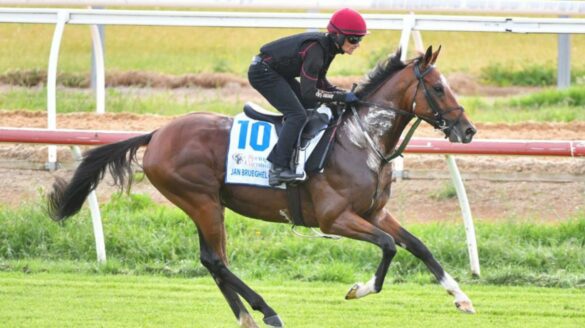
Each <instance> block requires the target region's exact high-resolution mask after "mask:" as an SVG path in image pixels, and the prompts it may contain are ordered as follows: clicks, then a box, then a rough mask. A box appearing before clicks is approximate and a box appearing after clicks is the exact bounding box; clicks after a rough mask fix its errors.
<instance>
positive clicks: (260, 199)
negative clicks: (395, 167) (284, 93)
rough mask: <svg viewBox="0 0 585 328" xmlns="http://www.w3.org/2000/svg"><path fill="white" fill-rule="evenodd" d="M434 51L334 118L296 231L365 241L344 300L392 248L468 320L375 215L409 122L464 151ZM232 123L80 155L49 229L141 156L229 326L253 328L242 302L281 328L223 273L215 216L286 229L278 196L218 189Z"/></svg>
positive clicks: (125, 174)
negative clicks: (372, 260)
mask: <svg viewBox="0 0 585 328" xmlns="http://www.w3.org/2000/svg"><path fill="white" fill-rule="evenodd" d="M440 50H441V48H440V47H439V49H438V50H437V51H436V52H433V50H432V47H429V48H428V49H427V51H426V53H425V54H421V55H420V56H419V57H418V58H415V59H412V60H409V61H406V62H402V61H401V60H400V55H401V50H400V49H399V50H398V51H397V52H396V53H395V54H394V55H393V56H390V57H389V58H387V59H386V60H384V61H382V62H380V63H379V64H378V65H377V66H376V67H375V68H374V69H373V70H372V71H371V72H370V73H369V75H368V77H367V78H366V79H365V80H364V81H362V83H361V84H360V85H359V86H358V88H357V89H356V93H357V95H358V97H359V98H360V99H361V102H360V103H359V104H358V105H357V106H355V107H353V108H352V110H346V111H345V112H344V113H343V114H342V116H341V118H340V121H339V122H340V123H339V125H338V128H339V129H337V133H336V134H335V136H334V144H333V147H332V149H331V152H330V155H329V159H328V161H327V163H326V164H325V167H324V170H323V171H322V172H317V173H311V174H309V177H308V180H306V181H305V182H303V183H302V184H300V186H299V188H300V190H301V201H302V215H303V217H304V219H305V225H306V226H308V227H318V228H320V230H321V231H322V232H323V233H326V234H332V235H338V236H343V237H347V238H352V239H356V240H361V241H367V242H370V243H372V244H374V245H377V246H378V247H379V248H380V249H381V250H382V259H381V261H380V263H379V265H378V268H377V270H376V272H375V274H374V276H373V277H372V278H371V280H369V281H368V282H367V283H357V284H355V285H354V286H353V287H351V288H350V290H349V292H348V293H347V295H346V299H357V298H361V297H364V296H366V295H368V294H371V293H378V292H380V291H381V290H382V285H383V283H384V278H385V276H386V273H387V271H388V267H389V265H390V263H391V262H392V259H393V257H394V255H395V254H396V245H398V246H400V247H403V248H405V249H406V250H408V251H409V252H410V253H412V254H413V255H414V256H416V257H417V258H419V259H420V260H421V261H423V262H424V264H425V265H426V266H427V267H428V269H429V270H430V271H431V272H432V274H433V275H434V276H435V277H436V279H437V280H438V281H439V283H440V284H441V285H442V286H443V287H444V288H445V289H446V291H447V292H448V293H449V294H451V295H453V296H454V303H455V305H456V307H457V308H458V309H459V310H461V311H463V312H467V313H474V312H475V310H474V308H473V305H472V303H471V300H470V299H469V298H468V297H467V295H466V294H465V293H464V292H463V291H462V290H461V288H460V287H459V285H458V283H457V282H456V281H455V280H454V279H453V278H452V277H451V276H450V275H449V274H448V273H447V272H445V270H443V268H442V267H441V265H440V264H439V263H438V262H437V260H435V258H434V257H433V255H432V254H431V252H430V251H429V250H428V249H427V247H426V246H425V245H424V244H423V243H422V242H421V241H420V240H419V239H417V238H416V237H415V236H413V235H412V234H411V233H409V232H408V231H407V230H406V229H404V228H403V227H402V226H401V225H400V224H399V222H398V220H397V219H395V218H394V217H393V216H392V214H390V213H389V212H388V210H387V209H386V208H385V205H386V203H387V201H388V199H389V197H390V184H391V182H392V165H387V164H388V163H389V162H390V160H389V158H390V156H388V155H390V154H393V151H394V150H395V148H396V147H397V144H398V141H399V138H400V136H401V134H402V132H403V130H404V129H405V128H406V126H407V124H408V122H409V121H410V120H411V119H412V118H413V117H415V116H416V117H418V118H420V119H422V120H424V121H426V122H427V123H429V124H431V125H432V126H434V127H435V128H437V129H439V130H441V131H442V132H443V133H444V134H445V137H446V138H449V140H450V141H451V142H461V143H468V142H471V140H472V139H473V135H474V134H475V132H476V129H475V127H474V126H473V124H472V123H471V122H470V120H469V119H468V118H467V116H466V114H465V112H464V110H463V107H461V106H460V105H459V103H458V102H457V100H456V98H455V96H454V94H453V92H452V90H451V89H450V87H449V85H448V84H447V82H446V80H445V78H444V77H443V75H441V74H440V73H439V71H438V70H437V69H436V68H435V66H434V64H435V61H436V60H437V57H438V55H439V53H440ZM232 122H233V119H232V118H231V117H227V116H222V115H216V114H210V113H192V114H189V115H186V116H183V117H180V118H178V119H176V120H174V121H172V122H170V123H169V124H167V125H166V126H164V127H162V128H160V129H158V130H155V131H153V132H152V133H148V134H144V135H141V136H137V137H134V138H130V139H128V140H125V141H121V142H118V143H113V144H109V145H104V146H101V147H98V148H94V149H92V150H90V151H88V152H87V153H86V154H85V156H84V159H83V161H82V162H81V163H80V165H79V167H78V168H77V169H76V171H75V173H74V176H73V178H72V179H71V181H70V182H69V183H67V182H65V180H63V179H57V180H56V181H55V183H54V186H53V190H52V192H51V193H50V194H49V196H48V204H49V206H48V212H49V215H50V216H51V218H53V219H54V220H57V221H59V220H64V219H65V218H67V217H69V216H72V215H73V214H75V213H77V212H78V211H79V210H80V208H81V206H82V204H83V202H84V200H85V198H86V197H87V195H88V193H89V192H90V191H91V190H93V189H95V188H96V187H97V185H98V182H99V181H100V180H101V179H102V178H103V176H104V174H105V172H106V170H108V169H109V171H110V172H111V174H112V175H113V177H114V181H115V183H117V184H118V185H120V187H121V188H124V186H125V185H126V184H128V185H129V184H130V183H131V181H132V169H131V163H132V162H133V161H135V160H136V152H137V150H138V149H139V148H140V147H141V146H147V148H146V151H145V153H144V157H143V169H144V173H145V175H146V176H147V177H148V179H149V180H150V182H151V183H152V184H153V185H154V186H155V187H156V188H157V189H158V190H159V191H160V192H161V193H162V194H163V195H164V196H165V197H166V198H168V199H169V200H170V201H171V202H172V203H173V204H175V205H176V206H178V207H180V208H181V209H182V210H183V211H184V212H185V213H186V214H187V215H188V216H189V217H190V218H191V219H192V220H193V222H194V223H195V225H196V228H197V232H198V235H199V244H200V260H201V263H202V264H203V265H204V266H205V267H206V268H207V269H208V270H209V272H210V274H211V275H212V277H213V279H214V280H215V282H216V284H217V286H218V287H219V289H220V291H221V292H222V293H223V295H224V296H225V299H226V300H227V303H228V304H229V306H230V308H231V310H232V311H233V313H234V314H235V316H236V318H237V319H238V321H239V324H240V325H241V326H242V327H257V325H256V323H255V322H254V320H253V318H252V316H251V315H250V313H249V312H248V310H247V309H246V307H245V305H244V303H243V302H242V300H241V298H243V299H244V300H245V301H246V302H247V303H248V304H249V305H250V307H251V308H252V309H254V310H257V311H260V312H261V313H262V314H263V321H264V323H265V324H266V325H267V326H269V327H283V322H282V320H281V319H280V317H279V316H278V314H277V313H276V312H275V311H274V310H273V309H272V308H271V307H270V306H269V305H268V304H267V303H266V302H265V300H264V299H263V298H262V297H261V296H260V295H259V294H258V293H256V292H255V291H254V290H253V289H252V288H250V287H249V286H248V285H247V284H246V283H244V282H243V281H242V280H240V279H239V278H238V277H237V276H236V275H235V274H234V273H232V271H230V269H229V266H228V258H227V255H226V229H225V225H224V208H225V207H228V208H230V209H232V210H233V211H235V212H237V213H240V214H242V215H244V216H247V217H251V218H256V219H260V220H265V221H271V222H280V223H287V222H289V221H288V219H287V217H286V215H283V211H284V213H285V214H286V211H287V208H288V206H287V199H286V192H285V191H283V190H281V189H273V188H260V187H253V186H243V185H233V184H226V183H225V182H224V181H225V174H226V153H227V150H228V142H229V135H230V129H231V127H232ZM268 200H269V201H268ZM240 297H241V298H240Z"/></svg>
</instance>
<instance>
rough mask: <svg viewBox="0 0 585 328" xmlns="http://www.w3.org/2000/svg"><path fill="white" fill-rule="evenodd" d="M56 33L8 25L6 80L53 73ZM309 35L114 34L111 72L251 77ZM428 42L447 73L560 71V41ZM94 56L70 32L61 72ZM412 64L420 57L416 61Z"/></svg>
mask: <svg viewBox="0 0 585 328" xmlns="http://www.w3.org/2000/svg"><path fill="white" fill-rule="evenodd" d="M53 31H54V26H53V25H43V24H1V25H0V35H2V38H0V74H1V73H6V72H8V71H11V70H31V69H46V68H47V66H48V57H49V50H50V44H51V38H52V35H53ZM302 31H303V30H294V29H248V28H236V29H232V28H192V27H147V26H107V27H106V43H105V49H106V54H105V58H106V68H107V69H108V70H114V71H133V70H135V71H149V72H160V73H168V74H177V75H178V74H185V73H197V72H214V71H222V72H233V73H236V74H238V75H241V76H244V75H245V73H246V71H247V67H248V65H249V62H250V59H251V57H252V56H253V55H255V54H257V53H258V49H259V48H260V46H262V45H263V44H264V43H266V42H269V41H272V40H273V39H276V38H278V37H282V36H286V35H290V34H292V33H298V32H302ZM399 38H400V32H399V31H372V33H371V34H370V35H368V37H367V38H366V39H365V40H364V42H363V43H362V45H361V47H360V49H358V51H357V52H356V53H355V54H354V55H352V56H351V57H350V56H340V58H339V59H336V61H335V62H334V63H333V65H332V66H331V69H330V75H331V76H336V75H362V74H364V73H366V72H367V71H369V69H370V68H372V66H373V65H372V64H373V62H375V61H376V60H379V59H381V58H382V57H384V56H385V55H386V54H387V53H389V52H394V51H395V50H396V48H397V47H398V42H399ZM423 38H424V42H425V44H428V45H434V46H435V47H436V46H438V45H442V46H443V51H442V53H441V57H440V59H439V61H438V66H439V68H440V69H441V71H442V72H443V73H450V72H467V73H471V74H473V75H477V76H479V75H480V73H481V72H482V69H484V68H486V67H489V66H492V65H504V66H506V67H510V68H511V69H513V70H518V69H520V68H522V67H523V66H525V65H526V64H527V63H529V64H531V65H535V66H543V67H548V68H552V69H554V68H555V67H556V64H555V63H556V56H557V46H556V43H557V36H556V35H554V34H543V35H541V34H528V35H521V34H513V33H465V32H425V33H423ZM410 48H411V49H412V48H413V47H412V46H411V47H410ZM90 49H91V38H90V32H89V28H87V27H86V26H75V25H68V26H67V27H66V28H65V33H64V35H63V41H62V46H61V54H60V57H59V67H58V68H59V71H60V72H70V73H73V72H77V73H79V72H88V71H89V70H90V65H91V64H90V62H91V59H90V58H91V54H90ZM571 51H572V53H573V54H580V53H583V52H585V35H581V34H577V35H572V36H571ZM409 57H414V54H413V53H410V54H409ZM575 58H577V56H576V55H575ZM579 65H581V66H579ZM572 66H573V69H574V70H577V69H582V68H583V67H582V64H581V62H579V61H578V60H573V63H572Z"/></svg>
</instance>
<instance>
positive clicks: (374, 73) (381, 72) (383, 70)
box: [356, 48, 416, 98]
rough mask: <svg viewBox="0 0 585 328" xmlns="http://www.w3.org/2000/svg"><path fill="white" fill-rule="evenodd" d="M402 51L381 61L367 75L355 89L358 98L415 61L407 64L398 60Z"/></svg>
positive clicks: (366, 94) (367, 93)
mask: <svg viewBox="0 0 585 328" xmlns="http://www.w3.org/2000/svg"><path fill="white" fill-rule="evenodd" d="M401 54H402V49H400V48H399V49H398V50H397V51H396V53H395V54H393V55H390V56H389V57H388V58H386V59H384V60H381V61H379V62H378V64H376V66H375V67H374V68H373V69H372V70H371V71H370V72H369V73H368V74H367V76H366V77H365V78H364V80H363V81H362V82H360V84H359V85H358V87H357V89H356V95H357V96H358V97H359V98H364V97H366V96H368V95H369V94H370V93H372V92H373V91H374V90H376V89H378V87H380V84H381V83H383V82H384V81H386V80H387V79H388V78H390V77H391V76H392V75H394V74H395V73H396V72H399V71H401V70H402V69H403V68H405V67H406V66H408V64H409V63H411V62H412V61H414V60H416V58H415V59H412V60H409V61H407V62H403V61H402V60H400V56H401Z"/></svg>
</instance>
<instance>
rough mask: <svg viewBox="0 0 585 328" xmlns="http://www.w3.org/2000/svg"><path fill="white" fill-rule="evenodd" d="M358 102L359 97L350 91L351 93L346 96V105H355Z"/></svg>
mask: <svg viewBox="0 0 585 328" xmlns="http://www.w3.org/2000/svg"><path fill="white" fill-rule="evenodd" d="M358 101H360V98H358V96H356V94H355V93H353V92H351V91H350V92H348V93H346V94H345V99H344V102H345V103H347V104H353V103H356V102H358Z"/></svg>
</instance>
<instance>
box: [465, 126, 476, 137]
mask: <svg viewBox="0 0 585 328" xmlns="http://www.w3.org/2000/svg"><path fill="white" fill-rule="evenodd" d="M476 132H477V130H476V129H475V128H473V127H469V128H467V130H465V135H467V136H473V135H474V134H475V133H476Z"/></svg>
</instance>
